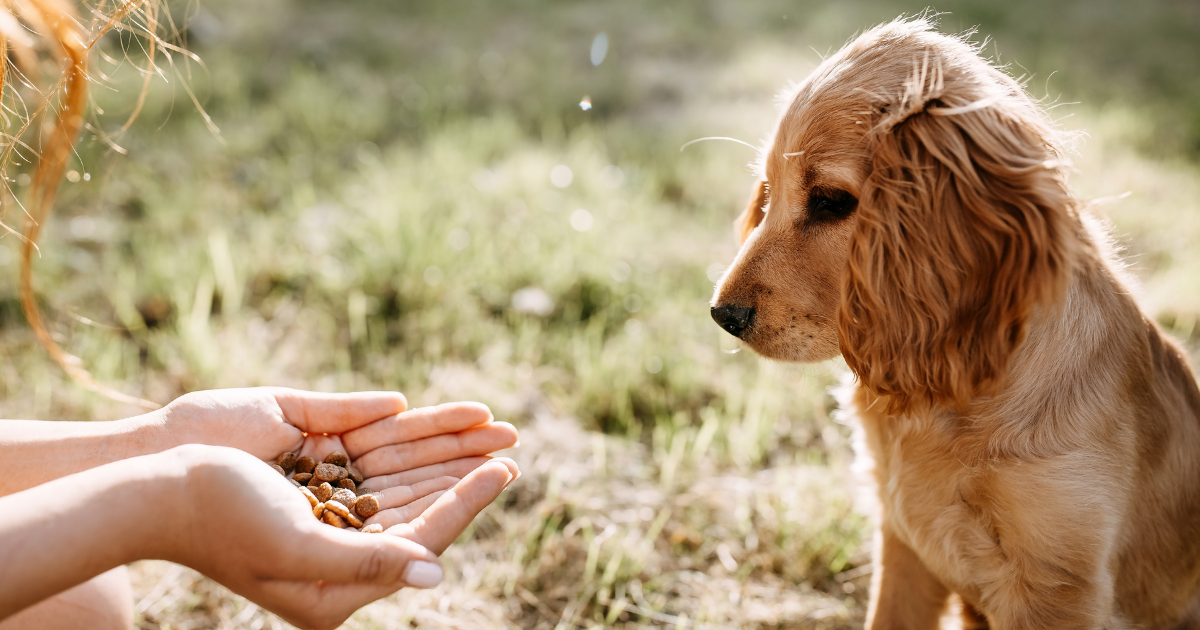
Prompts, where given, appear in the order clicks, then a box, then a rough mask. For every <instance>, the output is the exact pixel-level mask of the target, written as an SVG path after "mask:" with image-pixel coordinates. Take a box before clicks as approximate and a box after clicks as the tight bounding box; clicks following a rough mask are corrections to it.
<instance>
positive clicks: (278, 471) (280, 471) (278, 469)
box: [271, 464, 287, 477]
mask: <svg viewBox="0 0 1200 630" xmlns="http://www.w3.org/2000/svg"><path fill="white" fill-rule="evenodd" d="M271 468H273V469H275V472H277V473H279V474H281V475H283V476H284V477H286V476H287V471H286V470H284V469H283V468H282V467H280V465H279V464H271Z"/></svg>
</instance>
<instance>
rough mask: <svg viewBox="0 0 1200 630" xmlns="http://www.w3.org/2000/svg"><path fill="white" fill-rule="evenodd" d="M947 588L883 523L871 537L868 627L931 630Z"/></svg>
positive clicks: (947, 592)
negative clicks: (872, 555) (872, 554)
mask: <svg viewBox="0 0 1200 630" xmlns="http://www.w3.org/2000/svg"><path fill="white" fill-rule="evenodd" d="M949 597H950V591H949V590H947V589H946V587H945V586H944V585H943V584H942V583H941V582H940V581H938V579H937V578H936V577H934V576H933V574H932V573H930V572H929V569H927V568H926V567H925V564H924V563H922V562H921V559H920V558H918V557H917V554H916V553H914V552H913V550H912V549H911V548H909V546H908V545H906V544H904V543H903V542H902V541H901V540H900V539H899V538H897V537H896V535H895V534H894V533H892V532H891V531H890V530H889V528H888V527H887V525H886V524H885V525H884V526H883V527H882V528H880V531H879V532H877V533H876V538H875V575H874V576H873V577H872V579H871V605H870V607H869V608H868V610H867V629H868V630H934V629H936V628H937V627H938V619H939V618H940V617H941V616H942V612H943V611H944V610H945V608H946V602H947V600H948V598H949Z"/></svg>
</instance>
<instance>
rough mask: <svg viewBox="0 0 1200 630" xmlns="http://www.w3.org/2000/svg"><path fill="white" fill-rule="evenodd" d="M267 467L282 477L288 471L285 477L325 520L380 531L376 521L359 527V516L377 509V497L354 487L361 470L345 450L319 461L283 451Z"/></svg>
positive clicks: (368, 530)
mask: <svg viewBox="0 0 1200 630" xmlns="http://www.w3.org/2000/svg"><path fill="white" fill-rule="evenodd" d="M271 468H274V469H275V471H276V472H278V473H279V474H281V475H283V476H284V477H287V476H288V475H292V476H291V477H290V478H289V481H291V482H292V483H293V484H294V485H295V486H296V487H297V488H300V492H301V493H302V494H303V495H304V496H305V497H306V498H307V499H308V502H309V503H311V504H312V506H313V515H314V516H316V517H317V518H318V519H320V520H322V521H324V522H325V523H327V524H329V525H333V526H334V527H341V528H343V529H344V528H347V527H349V528H352V529H356V530H359V531H364V532H368V533H372V534H374V533H379V532H382V531H383V526H382V525H380V524H378V523H372V524H370V525H367V526H366V527H363V519H367V518H371V517H372V516H374V515H375V513H376V512H378V511H379V498H378V497H376V496H375V495H373V494H371V493H369V492H366V491H364V490H362V489H360V488H359V487H358V484H360V483H362V482H363V476H362V473H361V472H358V470H357V469H355V468H354V466H352V465H351V464H350V458H349V457H347V456H346V454H345V453H343V452H341V451H334V452H332V453H330V454H329V455H328V456H326V457H325V461H324V462H321V463H320V464H318V463H317V460H315V459H313V458H311V457H309V456H308V455H301V456H299V457H297V456H296V454H295V453H284V454H283V455H280V456H279V459H278V460H276V461H275V463H274V464H271ZM293 473H294V474H293Z"/></svg>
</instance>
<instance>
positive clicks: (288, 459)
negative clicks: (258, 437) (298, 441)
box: [275, 453, 296, 472]
mask: <svg viewBox="0 0 1200 630" xmlns="http://www.w3.org/2000/svg"><path fill="white" fill-rule="evenodd" d="M275 463H276V464H278V465H279V467H280V468H282V469H284V470H286V471H288V472H292V469H293V468H295V467H296V454H295V453H284V454H283V455H280V456H279V459H277V460H275Z"/></svg>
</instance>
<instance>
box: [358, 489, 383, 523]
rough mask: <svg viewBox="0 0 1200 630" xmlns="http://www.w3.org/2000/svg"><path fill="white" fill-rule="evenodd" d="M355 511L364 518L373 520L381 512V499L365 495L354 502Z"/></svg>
mask: <svg viewBox="0 0 1200 630" xmlns="http://www.w3.org/2000/svg"><path fill="white" fill-rule="evenodd" d="M354 511H355V512H358V515H359V516H361V517H363V518H371V517H372V516H375V513H376V512H378V511H379V499H376V498H375V495H373V494H364V495H362V496H361V497H358V500H357V501H355V502H354Z"/></svg>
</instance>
